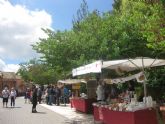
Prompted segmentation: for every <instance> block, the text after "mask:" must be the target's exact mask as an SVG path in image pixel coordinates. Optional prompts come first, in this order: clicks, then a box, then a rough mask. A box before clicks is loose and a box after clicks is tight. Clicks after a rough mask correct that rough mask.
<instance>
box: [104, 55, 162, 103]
mask: <svg viewBox="0 0 165 124" xmlns="http://www.w3.org/2000/svg"><path fill="white" fill-rule="evenodd" d="M162 65H165V60H163V59H152V58H148V57H138V58H135V59H124V60H115V61H103V65H102V68H107V69H114V70H116V71H118V72H120V73H122V72H129V71H133V70H138V69H139V70H141V71H143V73H144V76H145V68H151V67H156V66H162ZM145 79H146V78H145ZM146 94H147V91H146V80H145V81H144V96H145V97H146ZM145 101H146V100H145Z"/></svg>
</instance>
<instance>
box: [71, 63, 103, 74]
mask: <svg viewBox="0 0 165 124" xmlns="http://www.w3.org/2000/svg"><path fill="white" fill-rule="evenodd" d="M101 67H102V61H101V60H99V61H96V62H93V63H91V64H88V65H85V66H80V67H78V68H76V69H73V70H72V75H73V76H77V75H83V74H88V73H101Z"/></svg>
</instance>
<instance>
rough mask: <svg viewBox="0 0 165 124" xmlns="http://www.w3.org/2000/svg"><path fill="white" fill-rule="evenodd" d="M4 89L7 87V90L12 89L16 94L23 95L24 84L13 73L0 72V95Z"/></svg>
mask: <svg viewBox="0 0 165 124" xmlns="http://www.w3.org/2000/svg"><path fill="white" fill-rule="evenodd" d="M4 87H8V88H9V90H10V89H11V88H12V87H14V88H15V89H16V90H17V92H18V93H23V92H24V90H25V83H24V81H23V80H22V79H21V77H20V76H18V75H16V74H15V73H14V72H0V94H1V93H2V90H3V89H4Z"/></svg>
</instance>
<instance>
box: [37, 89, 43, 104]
mask: <svg viewBox="0 0 165 124" xmlns="http://www.w3.org/2000/svg"><path fill="white" fill-rule="evenodd" d="M37 99H38V102H39V104H41V100H42V90H41V87H39V88H38V90H37Z"/></svg>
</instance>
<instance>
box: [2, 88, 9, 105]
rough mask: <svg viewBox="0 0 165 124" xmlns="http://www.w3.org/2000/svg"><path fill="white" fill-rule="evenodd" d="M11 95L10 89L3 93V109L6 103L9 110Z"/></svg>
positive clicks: (5, 89)
mask: <svg viewBox="0 0 165 124" xmlns="http://www.w3.org/2000/svg"><path fill="white" fill-rule="evenodd" d="M9 95H10V92H9V90H8V88H7V87H5V88H4V90H3V91H2V98H3V107H4V106H5V103H6V108H7V104H8V99H9Z"/></svg>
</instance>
